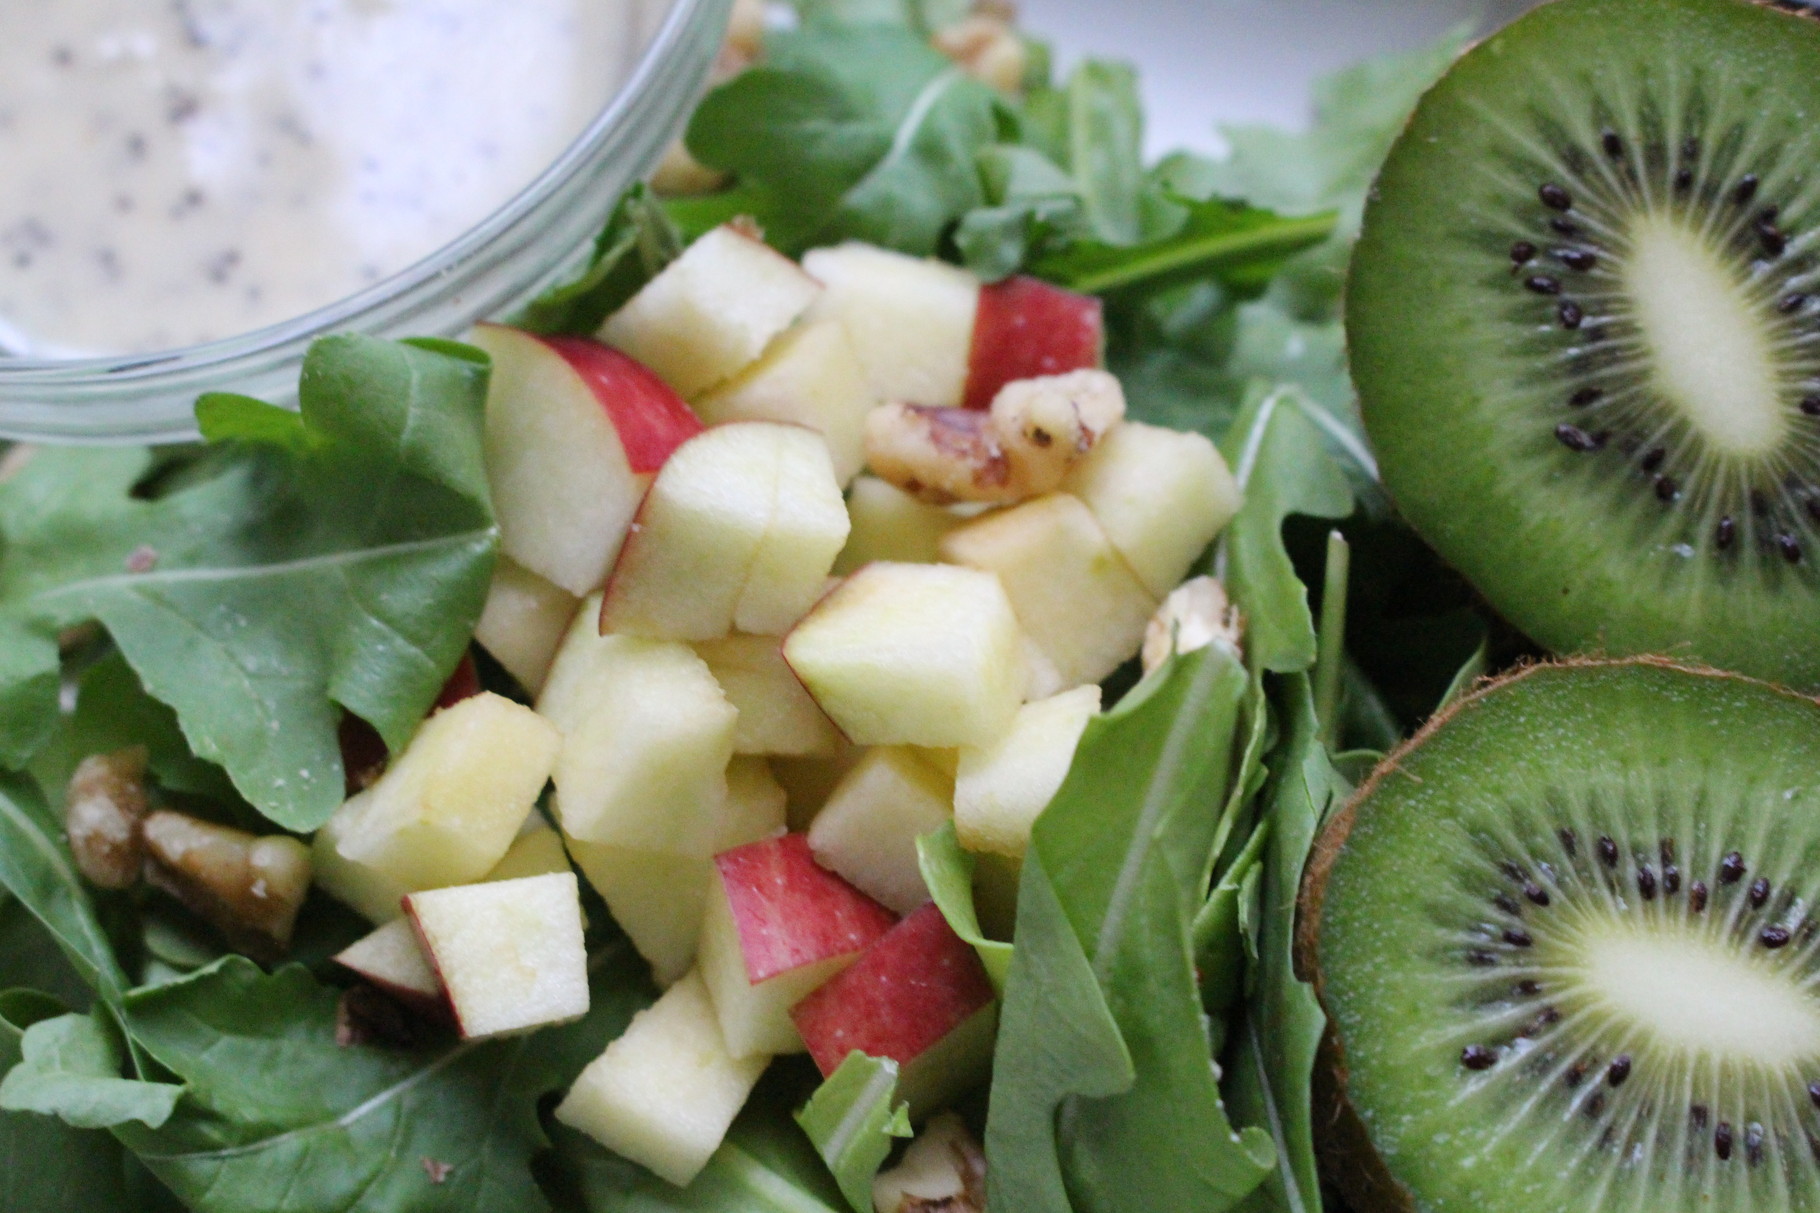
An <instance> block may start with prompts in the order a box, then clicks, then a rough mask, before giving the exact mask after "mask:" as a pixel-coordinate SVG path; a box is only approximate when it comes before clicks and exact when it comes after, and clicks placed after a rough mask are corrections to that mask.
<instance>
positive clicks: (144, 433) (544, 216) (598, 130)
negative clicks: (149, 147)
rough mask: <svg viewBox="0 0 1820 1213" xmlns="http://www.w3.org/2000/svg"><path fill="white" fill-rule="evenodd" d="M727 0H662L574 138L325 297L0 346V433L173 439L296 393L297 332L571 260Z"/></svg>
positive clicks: (684, 96)
mask: <svg viewBox="0 0 1820 1213" xmlns="http://www.w3.org/2000/svg"><path fill="white" fill-rule="evenodd" d="M731 8H732V0H672V3H671V4H670V5H669V7H668V10H667V11H666V12H665V13H664V14H663V17H662V20H661V23H660V24H659V25H658V27H657V29H656V30H655V31H654V32H653V33H652V35H651V37H650V39H649V41H648V42H647V43H646V46H645V50H644V53H643V55H642V57H641V58H640V60H639V63H638V66H637V68H636V69H635V70H634V71H633V73H632V74H631V76H630V78H629V79H628V81H627V83H626V85H625V87H624V88H622V89H621V90H620V92H619V94H618V95H617V96H616V97H615V98H614V99H613V101H612V102H611V103H609V104H608V106H607V108H606V109H604V110H603V111H601V113H600V115H599V116H598V117H596V118H595V119H594V121H593V122H592V123H591V124H590V125H589V126H588V128H587V130H586V131H584V132H583V133H582V135H581V137H580V138H579V139H577V140H576V141H575V142H574V143H573V144H571V145H570V146H569V148H568V150H567V151H565V152H564V153H563V154H562V156H561V157H560V158H559V159H558V160H557V161H556V162H555V163H554V164H552V165H551V166H550V167H549V168H548V169H546V170H545V171H544V173H543V174H542V175H541V176H540V177H538V178H537V180H536V181H534V182H532V183H531V185H530V186H528V187H527V188H526V189H525V190H524V191H523V192H521V193H520V194H519V195H518V196H517V197H515V198H513V199H512V200H511V201H510V202H508V203H506V205H505V206H503V207H501V208H500V209H499V210H498V211H496V212H494V213H493V215H492V216H491V217H489V218H488V219H487V220H486V221H485V222H483V223H481V224H480V225H479V226H477V227H475V228H473V229H471V230H470V231H468V232H467V233H466V234H465V235H463V236H461V237H460V238H459V239H457V240H455V241H454V242H453V243H451V244H449V245H447V246H445V247H444V248H443V249H442V250H441V251H439V252H437V253H435V254H434V255H432V256H430V257H427V258H425V259H424V260H422V261H420V262H418V263H417V264H415V265H413V266H410V267H409V268H407V269H405V270H403V271H401V272H399V273H397V274H395V275H393V276H392V277H390V278H388V279H385V280H383V281H381V282H378V283H376V284H375V285H373V286H371V287H369V288H367V289H366V290H363V291H361V292H360V293H359V294H356V295H352V296H350V297H349V298H346V299H343V300H341V301H340V302H339V303H334V304H331V305H329V306H328V307H324V308H319V309H317V310H316V311H313V312H308V313H305V314H304V315H302V316H298V317H296V318H295V319H292V320H287V321H285V322H283V323H281V324H275V325H271V326H269V327H267V328H262V329H256V330H254V331H252V332H248V333H242V334H239V335H238V336H234V337H229V338H225V339H223V340H220V341H211V342H207V343H205V344H202V345H195V346H189V347H186V348H183V349H175V350H165V351H160V352H158V353H152V354H131V355H119V356H114V357H95V358H70V359H44V358H29V357H0V437H5V438H14V439H22V440H28V441H38V442H131V443H152V442H172V441H182V440H186V439H190V438H194V437H195V436H196V421H195V414H194V408H195V403H196V397H198V396H200V395H202V394H203V393H205V392H217V391H231V392H242V393H245V394H247V395H251V396H258V397H261V398H264V399H267V400H274V401H281V402H283V401H291V400H293V399H294V398H295V396H296V390H297V374H298V368H299V366H300V365H301V364H302V361H303V355H304V351H305V350H306V349H307V348H308V347H309V344H310V342H312V341H314V340H315V339H316V338H318V337H322V336H326V335H328V334H330V333H339V332H362V333H372V334H375V335H378V336H382V337H420V336H440V337H452V336H458V335H459V334H461V333H463V332H465V331H466V330H467V328H468V327H469V326H470V325H471V324H473V323H474V322H475V321H476V320H480V319H483V318H486V317H488V316H498V315H503V314H505V313H508V312H510V311H512V310H513V309H515V308H517V307H518V306H520V305H521V304H523V303H525V302H527V301H528V300H530V299H531V298H533V297H534V296H536V295H537V294H538V293H540V292H541V291H543V290H544V289H546V288H547V287H549V286H551V285H552V284H554V283H556V282H558V281H560V280H561V279H562V278H564V277H565V276H567V275H568V274H570V273H572V272H573V271H574V269H575V268H576V267H577V266H578V265H579V263H580V262H581V261H582V260H584V259H585V258H586V256H587V252H588V249H589V247H590V244H591V241H592V238H593V237H594V235H595V234H596V233H597V232H598V231H599V229H600V227H601V225H602V224H604V223H605V222H606V219H607V216H608V214H609V213H610V212H611V211H612V209H613V205H614V203H615V202H616V201H617V200H618V198H619V196H620V194H621V193H622V192H623V191H624V190H625V189H626V188H627V187H628V186H630V185H631V184H632V183H633V182H635V181H637V180H638V179H639V178H640V177H642V176H643V175H644V174H645V173H646V172H648V171H649V170H650V169H651V168H652V167H653V166H654V165H655V164H656V163H657V161H658V158H659V157H660V156H661V155H662V154H663V151H664V149H665V148H666V147H667V146H668V145H669V143H670V141H671V140H672V139H673V138H675V137H676V135H677V133H678V132H679V131H680V130H681V128H682V125H683V123H684V122H685V121H686V120H687V118H688V115H689V112H690V110H691V108H692V107H693V105H694V103H695V101H696V99H697V97H698V96H699V94H700V90H701V87H702V84H703V82H704V81H705V80H706V79H707V74H708V69H709V68H710V66H711V65H712V64H713V62H714V57H715V55H716V54H718V53H719V51H720V46H721V41H722V39H723V38H724V37H725V35H726V29H727V21H728V15H729V13H730V11H731Z"/></svg>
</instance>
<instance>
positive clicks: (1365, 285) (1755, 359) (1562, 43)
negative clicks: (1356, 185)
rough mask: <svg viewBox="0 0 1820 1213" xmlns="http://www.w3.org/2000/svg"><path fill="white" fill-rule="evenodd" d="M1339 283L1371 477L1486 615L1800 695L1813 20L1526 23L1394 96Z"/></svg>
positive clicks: (1807, 478) (1737, 5)
mask: <svg viewBox="0 0 1820 1213" xmlns="http://www.w3.org/2000/svg"><path fill="white" fill-rule="evenodd" d="M1347 289H1348V295H1347V309H1346V310H1347V327H1348V334H1349V339H1350V346H1351V356H1352V366H1353V371H1354V376H1355V378H1356V380H1357V383H1358V388H1359V393H1360V397H1361V402H1362V409H1363V414H1364V419H1365V425H1366V428H1367V430H1368V432H1369V434H1370V437H1371V441H1372V443H1373V445H1374V447H1375V448H1376V450H1377V452H1378V455H1379V459H1380V462H1381V465H1382V471H1383V478H1384V483H1385V486H1386V488H1387V489H1388V490H1389V492H1390V494H1391V496H1392V497H1393V498H1394V499H1395V501H1396V502H1397V503H1398V505H1399V506H1400V508H1401V509H1402V511H1403V513H1404V514H1405V516H1406V517H1407V518H1408V519H1409V521H1410V522H1411V524H1412V525H1413V526H1414V527H1415V528H1416V529H1417V531H1418V532H1420V533H1421V534H1422V535H1423V537H1424V538H1426V539H1427V540H1428V541H1429V542H1430V543H1431V544H1433V546H1434V547H1435V548H1436V549H1437V550H1438V551H1439V552H1440V553H1441V555H1442V556H1443V557H1444V558H1446V559H1447V560H1449V561H1450V562H1451V563H1453V564H1454V565H1455V566H1456V567H1457V568H1458V569H1459V570H1460V571H1461V572H1462V573H1463V574H1464V575H1465V576H1466V577H1467V579H1468V580H1469V581H1471V582H1472V583H1473V584H1474V585H1475V586H1476V587H1477V588H1478V589H1479V591H1480V592H1481V593H1482V594H1484V595H1485V597H1486V598H1487V599H1488V600H1489V602H1490V603H1491V604H1492V605H1493V606H1494V607H1496V608H1497V609H1498V610H1499V611H1500V612H1501V613H1502V614H1503V615H1505V616H1506V617H1507V618H1508V619H1510V620H1511V621H1512V622H1513V623H1515V624H1516V625H1517V626H1518V627H1520V628H1522V629H1523V630H1524V631H1526V632H1528V633H1529V634H1530V635H1531V636H1532V637H1534V638H1535V639H1536V640H1537V641H1539V642H1541V643H1542V644H1544V645H1545V646H1547V647H1549V648H1552V649H1554V650H1556V651H1560V652H1569V651H1576V652H1589V651H1600V652H1604V653H1607V654H1614V655H1615V654H1625V653H1643V652H1675V653H1677V654H1679V655H1684V656H1689V657H1697V658H1699V659H1701V660H1704V661H1708V662H1712V663H1715V664H1718V665H1721V666H1724V667H1725V668H1728V669H1735V670H1740V671H1743V672H1746V673H1751V674H1754V675H1757V676H1760V677H1765V678H1770V679H1776V680H1783V681H1787V682H1790V683H1795V684H1799V685H1804V686H1820V21H1816V20H1814V19H1813V18H1812V17H1810V16H1804V15H1801V14H1798V13H1796V12H1791V11H1787V10H1785V9H1784V8H1781V7H1775V6H1770V5H1767V4H1758V3H1754V2H1752V0H1556V2H1555V3H1552V4H1547V5H1544V6H1543V7H1541V8H1540V9H1537V10H1536V11H1534V12H1533V13H1531V14H1530V15H1529V16H1527V17H1524V18H1522V19H1521V20H1519V21H1517V22H1516V23H1514V24H1513V25H1511V26H1510V27H1508V28H1507V29H1505V30H1504V31H1503V32H1502V33H1499V34H1497V35H1495V36H1493V37H1492V38H1490V39H1488V40H1487V41H1485V42H1484V43H1482V44H1480V45H1479V46H1477V47H1476V48H1474V49H1473V50H1472V51H1470V52H1469V53H1467V54H1466V55H1465V56H1464V57H1463V58H1462V59H1461V60H1460V61H1459V63H1458V64H1457V65H1456V66H1455V67H1454V68H1453V69H1452V71H1450V72H1449V74H1448V75H1447V76H1446V77H1445V78H1444V79H1443V80H1442V81H1441V82H1440V83H1439V84H1438V85H1437V86H1436V87H1435V88H1434V89H1433V90H1432V91H1431V92H1430V93H1429V94H1428V96H1427V97H1426V98H1425V99H1424V100H1423V101H1422V103H1421V105H1420V107H1419V108H1418V109H1417V111H1416V113H1415V115H1414V117H1413V119H1412V120H1411V122H1410V124H1409V126H1408V128H1407V130H1406V131H1405V133H1404V134H1403V135H1402V137H1401V138H1400V140H1399V141H1398V143H1397V144H1396V146H1395V148H1394V150H1393V151H1392V152H1391V153H1390V157H1389V160H1388V162H1387V163H1386V165H1385V167H1384V169H1383V172H1382V175H1381V177H1380V179H1379V181H1378V183H1377V185H1376V187H1375V189H1374V191H1373V194H1372V196H1371V199H1370V201H1369V203H1368V206H1367V210H1366V215H1365V222H1364V229H1363V234H1362V237H1361V239H1360V242H1359V245H1358V250H1357V253H1356V255H1355V259H1354V261H1353V265H1352V271H1351V276H1350V280H1349V284H1348V288H1347Z"/></svg>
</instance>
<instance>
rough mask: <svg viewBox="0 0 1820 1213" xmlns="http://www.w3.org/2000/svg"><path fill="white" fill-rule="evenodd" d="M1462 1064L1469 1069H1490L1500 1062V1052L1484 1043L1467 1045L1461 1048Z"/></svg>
mask: <svg viewBox="0 0 1820 1213" xmlns="http://www.w3.org/2000/svg"><path fill="white" fill-rule="evenodd" d="M1460 1064H1461V1065H1463V1066H1465V1067H1466V1068H1467V1069H1468V1070H1489V1069H1491V1068H1492V1067H1493V1066H1495V1065H1497V1064H1498V1054H1497V1052H1496V1051H1495V1050H1492V1049H1488V1048H1486V1047H1485V1046H1484V1045H1467V1046H1466V1047H1465V1048H1464V1049H1461V1050H1460Z"/></svg>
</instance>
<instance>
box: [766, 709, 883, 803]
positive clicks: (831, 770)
mask: <svg viewBox="0 0 1820 1213" xmlns="http://www.w3.org/2000/svg"><path fill="white" fill-rule="evenodd" d="M817 710H818V711H819V710H820V709H817ZM865 756H866V749H865V747H863V746H856V745H853V744H852V743H850V742H848V741H846V740H845V739H842V741H841V744H840V748H839V749H838V750H836V751H835V752H834V753H832V754H829V755H827V756H826V757H821V756H814V757H806V758H788V757H775V758H772V759H771V774H772V775H773V776H774V777H775V778H776V779H777V782H778V783H779V784H780V785H782V787H783V789H784V796H785V801H784V803H785V806H786V813H787V817H788V824H789V826H790V828H791V829H792V830H794V831H796V832H797V833H799V834H800V833H802V832H804V831H806V830H807V829H808V828H809V825H810V823H811V822H813V821H814V820H815V815H816V814H817V813H819V812H821V810H822V806H823V805H824V804H826V803H828V796H829V794H830V793H832V792H833V791H834V789H835V788H836V787H838V786H839V785H840V781H841V780H842V779H844V778H846V775H847V772H848V771H850V770H852V769H853V765H854V764H855V763H857V762H858V761H859V760H860V759H861V758H864V757H865Z"/></svg>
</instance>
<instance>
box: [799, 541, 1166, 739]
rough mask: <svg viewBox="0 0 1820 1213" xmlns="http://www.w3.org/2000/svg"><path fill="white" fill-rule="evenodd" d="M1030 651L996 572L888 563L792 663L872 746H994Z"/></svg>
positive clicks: (826, 705) (843, 726)
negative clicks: (1026, 646)
mask: <svg viewBox="0 0 1820 1213" xmlns="http://www.w3.org/2000/svg"><path fill="white" fill-rule="evenodd" d="M956 533H957V534H958V532H956ZM1148 614H1149V612H1148V611H1146V612H1145V616H1146V617H1148ZM1139 629H1140V631H1141V630H1142V620H1140V621H1139ZM1023 643H1024V642H1023V634H1022V633H1021V632H1020V631H1019V629H1018V625H1017V617H1016V615H1014V614H1013V613H1012V609H1011V603H1010V601H1009V600H1008V599H1007V598H1006V596H1005V590H1004V588H1003V587H1002V586H1001V585H1000V584H999V581H998V578H997V577H995V576H994V575H992V574H991V573H982V572H978V571H975V570H971V569H961V568H952V567H944V566H942V565H931V564H890V563H884V562H881V563H878V564H869V565H867V566H866V567H865V568H863V569H861V570H860V571H859V572H857V573H855V574H853V575H852V576H851V577H849V578H847V580H846V581H844V582H842V583H841V585H840V586H839V588H837V589H836V590H834V591H833V592H832V593H831V594H829V595H828V596H827V597H826V598H824V599H822V601H821V602H820V603H818V604H817V605H816V607H815V609H814V610H813V611H811V612H810V613H809V615H808V616H807V617H806V618H805V619H804V620H803V621H802V623H800V624H798V625H797V627H796V629H795V630H794V631H792V632H791V633H790V635H789V636H788V637H786V638H785V640H784V659H785V660H786V661H788V662H789V663H790V668H791V669H792V670H794V671H796V676H797V677H798V678H801V679H802V680H803V685H804V686H806V687H808V688H809V693H810V694H811V695H813V696H815V701H816V702H817V703H818V704H820V705H821V707H822V710H823V711H824V712H826V713H828V715H829V717H830V718H832V719H833V721H834V723H835V724H836V725H837V726H838V727H839V728H840V730H841V731H842V732H843V733H845V734H846V735H847V737H848V739H849V740H851V741H854V742H856V743H858V744H860V745H921V746H931V747H943V746H958V745H984V744H985V743H986V742H988V741H990V740H992V739H993V738H995V737H997V736H998V735H999V734H1000V733H1002V732H1004V731H1005V729H1006V728H1008V727H1009V726H1010V724H1011V717H1012V714H1013V713H1015V712H1016V711H1017V705H1018V704H1019V703H1020V702H1022V700H1023V697H1024V687H1025V685H1026V683H1027V681H1028V672H1027V671H1026V669H1025V665H1024V653H1023ZM1133 647H1135V642H1134V645H1133Z"/></svg>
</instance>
